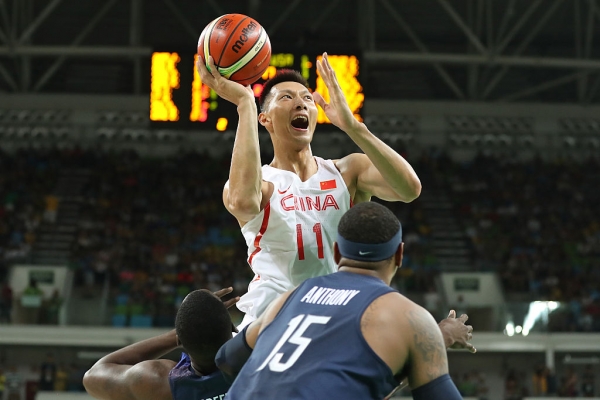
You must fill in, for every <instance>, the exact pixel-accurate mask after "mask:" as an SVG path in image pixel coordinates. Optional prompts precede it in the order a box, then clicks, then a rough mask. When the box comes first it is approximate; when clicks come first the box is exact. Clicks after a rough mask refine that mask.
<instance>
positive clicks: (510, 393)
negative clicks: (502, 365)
mask: <svg viewBox="0 0 600 400" xmlns="http://www.w3.org/2000/svg"><path fill="white" fill-rule="evenodd" d="M525 396H527V389H526V388H525V387H524V386H523V385H522V384H521V382H520V381H519V379H518V377H517V374H516V372H515V371H514V370H511V371H509V372H508V374H507V375H506V380H505V381H504V400H522V399H523V397H525Z"/></svg>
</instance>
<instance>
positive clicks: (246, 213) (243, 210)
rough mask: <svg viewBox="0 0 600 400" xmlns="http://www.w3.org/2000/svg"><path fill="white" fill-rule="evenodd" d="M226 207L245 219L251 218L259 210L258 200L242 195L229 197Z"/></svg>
mask: <svg viewBox="0 0 600 400" xmlns="http://www.w3.org/2000/svg"><path fill="white" fill-rule="evenodd" d="M227 208H228V209H229V212H231V213H232V214H233V215H235V216H239V217H244V218H243V219H245V220H246V221H249V220H251V219H252V218H253V217H254V216H255V215H257V214H258V213H259V212H260V202H258V201H255V200H254V199H250V198H244V197H233V198H232V197H230V198H229V199H228V202H227Z"/></svg>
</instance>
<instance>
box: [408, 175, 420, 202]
mask: <svg viewBox="0 0 600 400" xmlns="http://www.w3.org/2000/svg"><path fill="white" fill-rule="evenodd" d="M421 189H422V186H421V181H420V180H419V178H417V177H415V178H414V179H413V180H412V181H411V182H409V185H408V190H406V192H405V194H404V201H405V202H406V203H410V202H411V201H414V200H416V199H417V198H418V197H419V196H420V195H421Z"/></svg>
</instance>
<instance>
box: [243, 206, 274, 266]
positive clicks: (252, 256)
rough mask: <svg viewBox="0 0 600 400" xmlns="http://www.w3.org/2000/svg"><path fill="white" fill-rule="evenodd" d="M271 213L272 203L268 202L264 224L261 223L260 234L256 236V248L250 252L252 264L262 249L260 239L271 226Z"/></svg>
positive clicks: (249, 260) (249, 258)
mask: <svg viewBox="0 0 600 400" xmlns="http://www.w3.org/2000/svg"><path fill="white" fill-rule="evenodd" d="M270 214H271V203H267V205H266V206H265V213H264V215H263V220H262V224H261V225H260V230H259V231H258V234H257V235H256V237H255V238H254V247H255V248H256V249H255V250H254V251H253V252H252V254H250V257H248V264H250V265H252V259H253V258H254V256H255V255H256V254H257V253H258V252H259V251H260V250H261V249H260V239H262V237H263V235H264V234H265V231H266V230H267V227H268V226H269V215H270Z"/></svg>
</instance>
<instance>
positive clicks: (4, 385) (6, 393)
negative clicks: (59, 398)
mask: <svg viewBox="0 0 600 400" xmlns="http://www.w3.org/2000/svg"><path fill="white" fill-rule="evenodd" d="M87 369H88V366H87V365H81V364H77V363H70V364H66V363H59V362H57V360H56V359H55V357H54V354H52V353H48V355H47V356H46V359H45V360H44V361H43V362H42V363H41V364H39V365H30V366H27V365H15V364H12V365H10V366H8V367H7V368H3V367H2V365H0V400H3V399H6V400H35V398H36V394H37V392H40V391H44V392H84V391H85V389H84V387H83V384H82V380H83V375H84V374H85V372H86V371H87Z"/></svg>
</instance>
